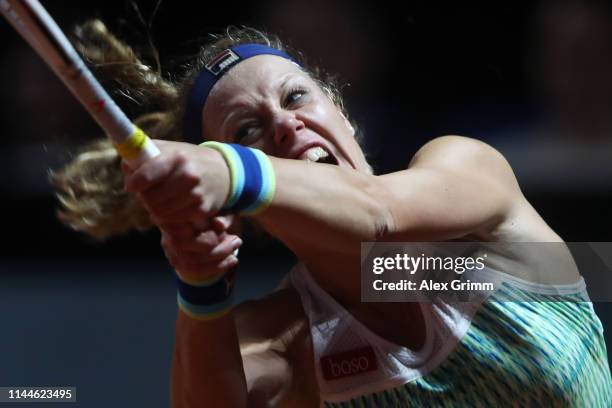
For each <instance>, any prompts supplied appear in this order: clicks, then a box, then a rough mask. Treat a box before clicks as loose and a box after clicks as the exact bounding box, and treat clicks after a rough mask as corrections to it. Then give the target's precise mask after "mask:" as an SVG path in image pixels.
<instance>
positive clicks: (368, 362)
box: [321, 346, 378, 381]
mask: <svg viewBox="0 0 612 408" xmlns="http://www.w3.org/2000/svg"><path fill="white" fill-rule="evenodd" d="M377 368H378V363H377V361H376V354H374V349H373V348H372V347H371V346H368V347H363V348H359V349H354V350H349V351H344V352H342V353H337V354H331V355H328V356H324V357H321V370H322V371H323V378H325V379H326V380H327V381H331V380H337V379H339V378H344V377H350V376H353V375H357V374H363V373H367V372H369V371H374V370H376V369H377Z"/></svg>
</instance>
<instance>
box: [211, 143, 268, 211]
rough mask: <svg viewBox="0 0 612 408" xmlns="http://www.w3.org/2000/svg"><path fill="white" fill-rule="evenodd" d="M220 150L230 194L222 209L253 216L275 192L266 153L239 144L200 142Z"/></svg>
mask: <svg viewBox="0 0 612 408" xmlns="http://www.w3.org/2000/svg"><path fill="white" fill-rule="evenodd" d="M200 146H203V147H209V148H211V149H215V150H217V151H218V152H220V153H221V155H222V156H223V159H224V160H225V162H226V163H227V167H228V168H229V170H230V194H229V197H228V199H227V201H226V203H225V205H224V206H223V209H224V210H227V211H231V212H238V213H240V214H242V215H254V214H257V213H258V212H261V211H263V210H264V209H266V208H267V207H268V206H269V205H270V203H271V202H272V199H273V198H274V193H275V191H276V176H275V174H274V168H273V167H272V163H271V162H270V159H269V158H268V156H266V154H265V153H263V152H262V151H261V150H258V149H252V148H250V147H244V146H241V145H239V144H227V143H219V142H204V143H202V144H201V145H200Z"/></svg>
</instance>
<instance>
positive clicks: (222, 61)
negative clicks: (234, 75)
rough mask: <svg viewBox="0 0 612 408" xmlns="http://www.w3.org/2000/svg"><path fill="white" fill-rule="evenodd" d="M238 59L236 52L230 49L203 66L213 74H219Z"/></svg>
mask: <svg viewBox="0 0 612 408" xmlns="http://www.w3.org/2000/svg"><path fill="white" fill-rule="evenodd" d="M238 61H240V57H239V56H238V54H236V53H235V52H234V51H232V50H225V51H223V52H222V53H220V54H219V55H217V56H216V57H215V59H213V60H212V61H211V62H209V63H208V64H206V66H205V68H206V69H207V70H208V71H210V73H211V74H213V75H214V76H219V75H221V74H222V73H223V72H225V71H226V70H227V69H228V68H229V67H231V66H232V65H234V64H236V63H237V62H238Z"/></svg>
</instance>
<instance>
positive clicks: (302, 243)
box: [256, 158, 391, 255]
mask: <svg viewBox="0 0 612 408" xmlns="http://www.w3.org/2000/svg"><path fill="white" fill-rule="evenodd" d="M271 160H272V163H273V166H274V169H275V173H276V195H275V197H274V200H273V202H272V204H271V205H270V207H269V208H268V209H267V210H265V211H264V212H262V213H261V214H259V215H257V216H256V218H257V220H258V221H259V222H260V223H261V224H262V225H263V226H264V228H265V229H266V230H267V231H268V232H270V233H271V234H272V235H274V236H276V237H277V238H279V239H280V240H281V241H284V242H285V243H286V244H288V245H289V246H290V247H292V249H294V250H296V248H295V247H296V246H298V247H304V248H308V249H309V250H312V249H317V248H319V249H321V248H323V249H324V248H330V247H333V248H334V250H335V251H337V252H340V253H343V254H351V255H353V254H356V253H358V252H359V249H360V246H359V244H360V242H363V241H373V240H376V239H377V238H379V237H381V236H382V235H384V233H385V232H386V231H387V230H388V228H389V227H390V225H391V218H390V213H389V212H388V211H387V208H386V207H385V205H384V202H385V197H384V195H385V194H386V193H385V192H384V190H383V188H381V185H380V183H377V180H376V179H377V178H376V177H375V176H373V175H369V174H365V173H362V172H357V171H354V170H351V169H345V168H340V167H338V166H331V165H323V164H317V163H312V162H304V161H296V160H284V159H277V158H271ZM298 252H299V248H298Z"/></svg>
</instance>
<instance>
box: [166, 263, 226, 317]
mask: <svg viewBox="0 0 612 408" xmlns="http://www.w3.org/2000/svg"><path fill="white" fill-rule="evenodd" d="M236 269H237V268H235V267H234V268H230V269H228V270H227V271H225V272H223V273H221V274H219V275H217V276H215V277H213V278H210V279H207V280H202V281H194V280H189V279H186V278H184V277H182V276H181V275H179V273H178V272H176V273H175V278H176V286H177V289H178V290H177V303H178V307H179V309H181V311H183V313H185V314H186V315H187V316H189V317H191V318H192V319H196V320H213V319H216V318H219V317H221V316H223V315H225V314H226V313H228V312H230V311H231V309H232V306H233V296H232V295H233V292H234V291H233V289H234V278H235V276H236Z"/></svg>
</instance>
